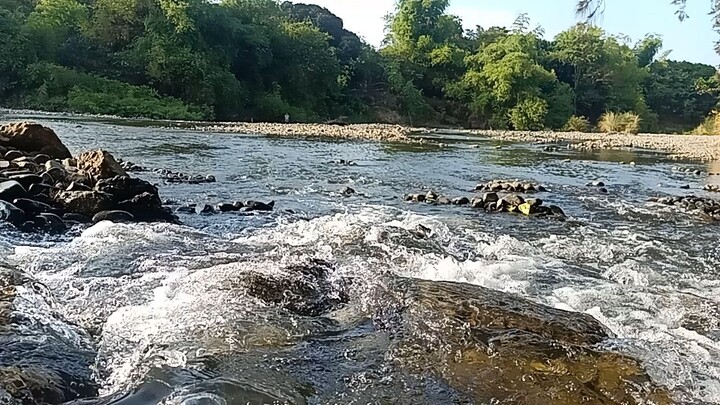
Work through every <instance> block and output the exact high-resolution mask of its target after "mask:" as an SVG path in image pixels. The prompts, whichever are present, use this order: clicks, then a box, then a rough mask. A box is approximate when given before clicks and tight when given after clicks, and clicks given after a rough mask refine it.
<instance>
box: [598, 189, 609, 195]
mask: <svg viewBox="0 0 720 405" xmlns="http://www.w3.org/2000/svg"><path fill="white" fill-rule="evenodd" d="M598 191H599V192H601V193H603V194H607V192H608V190H607V189H606V188H605V187H600V188H599V189H598Z"/></svg>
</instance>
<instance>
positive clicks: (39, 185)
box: [0, 124, 179, 233]
mask: <svg viewBox="0 0 720 405" xmlns="http://www.w3.org/2000/svg"><path fill="white" fill-rule="evenodd" d="M10 127H11V128H15V132H16V135H15V138H13V139H15V141H14V142H13V143H12V145H29V146H27V148H28V149H10V150H0V152H4V154H3V156H4V158H0V221H4V222H8V223H10V224H12V225H15V226H16V227H17V228H18V229H20V230H23V231H46V232H51V233H58V232H62V231H64V230H65V229H67V228H68V227H70V226H72V225H76V224H79V223H87V222H90V219H91V218H95V219H96V220H114V219H118V220H123V221H127V220H135V221H147V222H155V221H165V222H174V223H177V222H179V221H178V219H177V217H176V216H175V215H173V214H172V212H171V211H170V210H169V209H167V208H165V207H163V205H162V200H161V199H160V196H159V193H158V189H157V187H155V186H154V185H152V184H150V183H148V182H147V181H144V180H141V179H137V178H131V177H129V176H128V175H127V173H126V172H125V170H123V168H122V167H121V166H120V165H119V164H118V163H117V161H116V160H115V158H114V157H113V156H112V155H111V154H110V153H108V152H106V151H103V150H95V151H89V152H85V153H82V154H80V155H79V156H78V158H77V159H72V158H71V157H70V153H69V152H68V153H64V152H63V153H56V152H57V150H66V148H65V147H64V146H63V145H62V143H61V142H60V141H59V139H57V136H56V135H55V134H54V133H53V132H52V130H50V129H48V128H44V127H40V128H39V129H38V128H37V127H36V126H33V125H31V124H16V125H14V126H10ZM0 128H8V126H3V127H0ZM18 128H19V129H18ZM28 128H29V129H28ZM4 131H7V129H4ZM48 131H49V132H48ZM23 134H24V135H23ZM43 134H44V135H43ZM50 134H52V135H50ZM43 137H44V138H43ZM53 137H54V138H53ZM26 138H27V139H26ZM23 139H24V141H23V142H20V140H23ZM38 139H40V140H42V139H47V140H48V142H49V145H51V146H52V148H45V149H43V148H42V147H39V146H38V145H35V144H33V141H32V140H35V141H37V140H38ZM55 140H56V141H57V142H55ZM0 142H4V143H5V144H10V143H8V141H7V139H5V138H3V139H0ZM38 142H39V141H38ZM0 148H3V149H6V147H5V146H2V147H0ZM40 152H42V153H40ZM116 211H122V212H124V214H118V213H117V212H116ZM108 212H114V213H112V214H108ZM99 213H104V214H102V215H98V214H99ZM75 216H77V217H75ZM78 219H81V220H78Z"/></svg>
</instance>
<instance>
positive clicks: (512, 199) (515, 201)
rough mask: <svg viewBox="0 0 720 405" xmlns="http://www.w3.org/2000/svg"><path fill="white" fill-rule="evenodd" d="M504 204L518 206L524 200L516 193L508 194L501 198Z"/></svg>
mask: <svg viewBox="0 0 720 405" xmlns="http://www.w3.org/2000/svg"><path fill="white" fill-rule="evenodd" d="M502 200H503V201H504V202H505V203H506V205H510V206H512V205H514V206H518V205H520V204H522V203H524V202H525V200H524V199H523V198H522V197H520V196H519V195H517V194H508V195H506V196H504V197H503V198H502Z"/></svg>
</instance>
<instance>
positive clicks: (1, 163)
mask: <svg viewBox="0 0 720 405" xmlns="http://www.w3.org/2000/svg"><path fill="white" fill-rule="evenodd" d="M11 166H12V163H11V162H9V161H7V160H5V159H0V170H5V169H9V168H10V167H11Z"/></svg>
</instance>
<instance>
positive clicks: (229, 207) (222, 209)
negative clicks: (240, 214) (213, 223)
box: [217, 203, 238, 212]
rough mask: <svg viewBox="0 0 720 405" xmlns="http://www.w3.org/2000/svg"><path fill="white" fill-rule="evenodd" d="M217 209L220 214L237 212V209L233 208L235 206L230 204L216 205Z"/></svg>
mask: <svg viewBox="0 0 720 405" xmlns="http://www.w3.org/2000/svg"><path fill="white" fill-rule="evenodd" d="M217 209H218V211H220V212H230V211H237V210H238V208H235V204H230V203H222V204H218V206H217Z"/></svg>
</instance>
